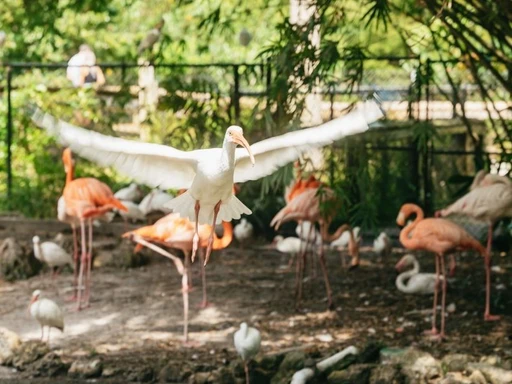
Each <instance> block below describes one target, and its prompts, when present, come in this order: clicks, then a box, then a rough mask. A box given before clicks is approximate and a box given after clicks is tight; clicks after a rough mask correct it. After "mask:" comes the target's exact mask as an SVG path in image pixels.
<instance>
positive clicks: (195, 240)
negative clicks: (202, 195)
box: [192, 200, 201, 262]
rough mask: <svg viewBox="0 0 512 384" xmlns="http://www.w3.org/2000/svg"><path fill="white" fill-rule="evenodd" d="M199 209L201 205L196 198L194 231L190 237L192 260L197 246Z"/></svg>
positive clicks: (194, 257)
mask: <svg viewBox="0 0 512 384" xmlns="http://www.w3.org/2000/svg"><path fill="white" fill-rule="evenodd" d="M199 209H201V205H200V204H199V200H196V205H195V206H194V212H195V214H196V222H195V223H196V230H195V232H194V237H193V238H192V262H194V260H195V259H196V252H197V247H198V246H199Z"/></svg>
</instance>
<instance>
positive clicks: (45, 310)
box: [30, 291, 64, 331]
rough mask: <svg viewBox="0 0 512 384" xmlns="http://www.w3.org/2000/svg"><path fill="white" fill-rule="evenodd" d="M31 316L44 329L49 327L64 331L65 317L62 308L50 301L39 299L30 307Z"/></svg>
mask: <svg viewBox="0 0 512 384" xmlns="http://www.w3.org/2000/svg"><path fill="white" fill-rule="evenodd" d="M36 292H37V291H36ZM30 315H31V316H32V317H33V318H34V319H36V320H37V321H38V322H39V324H41V326H42V327H44V326H48V327H53V328H58V329H60V330H61V331H63V330H64V315H63V314H62V311H61V309H60V307H59V306H58V305H57V304H56V303H55V302H54V301H52V300H50V299H45V298H43V299H38V300H37V301H35V302H34V303H32V304H31V305H30Z"/></svg>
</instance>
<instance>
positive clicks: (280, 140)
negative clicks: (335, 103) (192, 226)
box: [31, 100, 383, 263]
mask: <svg viewBox="0 0 512 384" xmlns="http://www.w3.org/2000/svg"><path fill="white" fill-rule="evenodd" d="M31 109H32V111H33V113H32V116H31V117H32V120H33V121H34V122H35V123H36V124H37V125H38V126H41V127H43V128H44V129H46V130H47V131H48V132H49V133H50V134H52V135H54V136H57V137H58V139H59V140H60V142H61V143H62V144H65V145H69V146H70V147H71V149H72V150H74V151H75V152H77V153H78V154H79V155H81V156H83V157H85V158H87V159H89V160H91V161H94V162H97V163H98V164H100V165H102V166H113V167H115V168H116V169H117V170H119V171H120V172H121V173H124V174H125V175H128V176H129V177H131V178H132V179H134V180H136V181H137V182H140V183H145V184H148V185H149V186H152V187H157V186H159V187H161V188H163V189H171V188H174V189H182V188H186V189H187V191H186V192H185V193H183V194H181V195H179V196H177V197H175V198H174V199H173V200H172V201H170V202H169V203H168V204H167V207H168V208H169V209H172V210H173V211H174V212H175V213H179V214H180V215H181V217H186V218H188V219H190V220H191V221H192V222H195V223H196V233H195V235H194V244H193V250H192V258H194V255H195V253H196V251H197V248H198V243H199V235H198V227H199V224H210V225H211V226H212V230H211V234H210V238H209V240H208V247H207V250H206V255H205V263H207V262H208V259H209V256H210V254H211V250H212V245H213V233H214V228H215V224H219V223H221V222H222V221H228V222H229V221H231V220H232V219H239V218H240V217H241V215H242V214H250V213H252V212H251V210H250V209H249V208H247V207H246V206H245V205H244V204H243V203H242V202H241V201H240V200H239V199H238V198H237V197H236V196H235V195H234V194H233V183H235V182H236V183H242V182H246V181H249V180H256V179H259V178H261V177H264V176H267V175H270V174H272V173H273V172H274V171H276V170H277V169H278V168H279V167H282V166H284V165H286V164H288V163H290V162H292V161H295V160H297V159H298V158H299V157H300V155H301V154H303V153H306V152H307V151H309V150H311V149H312V148H319V147H324V146H326V145H329V144H332V143H333V142H334V141H335V140H339V139H341V138H343V137H346V136H350V135H353V134H356V133H361V132H365V131H366V130H368V124H369V123H372V122H374V121H376V120H377V119H379V118H381V117H382V116H383V113H382V111H381V109H380V107H379V105H378V104H377V103H376V102H375V101H373V100H368V101H366V102H365V103H364V104H363V105H362V106H358V108H355V109H354V110H353V111H352V112H350V113H348V114H346V115H345V116H343V117H340V118H337V119H335V120H332V121H329V122H327V123H325V124H322V125H320V126H318V127H313V128H308V129H302V130H298V131H294V132H289V133H286V134H284V135H281V136H276V137H272V138H269V139H266V140H263V141H260V142H258V143H256V144H254V145H253V146H252V149H251V147H250V146H249V143H248V142H247V140H246V139H245V138H244V135H243V130H242V128H240V127H238V126H235V125H233V126H230V127H229V128H228V129H227V131H226V134H225V136H224V142H223V145H222V148H211V149H200V150H195V151H189V152H185V151H180V150H178V149H175V148H172V147H169V146H165V145H160V144H150V143H141V142H136V141H131V140H125V139H121V138H117V137H109V136H106V135H102V134H100V133H97V132H93V131H89V130H87V129H84V128H80V127H77V126H74V125H71V124H69V123H66V122H63V121H60V120H57V119H55V118H54V117H53V116H51V115H49V114H47V113H44V112H43V111H41V110H40V109H39V108H37V107H35V108H34V107H32V108H31ZM237 145H241V146H243V147H245V150H246V151H247V152H245V151H244V150H242V149H236V147H237ZM235 169H236V174H235Z"/></svg>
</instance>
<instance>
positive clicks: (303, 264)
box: [295, 223, 313, 309]
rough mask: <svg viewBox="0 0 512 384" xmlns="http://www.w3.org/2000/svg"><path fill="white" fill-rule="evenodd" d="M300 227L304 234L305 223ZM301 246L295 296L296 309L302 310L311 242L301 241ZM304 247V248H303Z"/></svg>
mask: <svg viewBox="0 0 512 384" xmlns="http://www.w3.org/2000/svg"><path fill="white" fill-rule="evenodd" d="M299 225H301V226H302V231H301V233H302V234H304V226H303V223H299ZM312 227H313V226H311V227H310V229H309V231H310V232H311V230H312ZM308 235H309V234H308ZM300 244H301V246H300V250H301V253H300V256H299V257H298V259H297V267H298V268H297V275H296V281H295V294H296V300H295V308H297V309H298V308H300V305H301V302H302V280H303V279H304V271H305V269H306V255H307V252H308V245H309V242H308V241H307V240H305V241H304V240H301V243H300ZM303 247H304V248H303Z"/></svg>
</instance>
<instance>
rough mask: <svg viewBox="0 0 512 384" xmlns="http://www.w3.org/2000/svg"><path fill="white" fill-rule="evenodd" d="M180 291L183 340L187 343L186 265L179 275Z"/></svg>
mask: <svg viewBox="0 0 512 384" xmlns="http://www.w3.org/2000/svg"><path fill="white" fill-rule="evenodd" d="M181 292H182V295H183V340H184V342H185V343H188V271H187V268H186V267H185V270H184V271H183V276H182V277H181Z"/></svg>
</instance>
